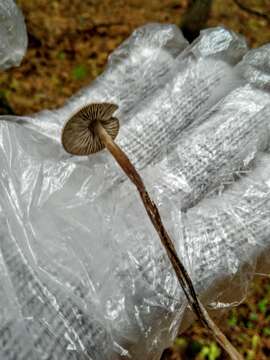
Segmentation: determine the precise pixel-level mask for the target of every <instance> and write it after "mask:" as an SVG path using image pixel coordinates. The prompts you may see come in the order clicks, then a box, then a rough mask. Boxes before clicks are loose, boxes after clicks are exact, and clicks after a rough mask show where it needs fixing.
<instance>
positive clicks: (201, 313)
mask: <svg viewBox="0 0 270 360" xmlns="http://www.w3.org/2000/svg"><path fill="white" fill-rule="evenodd" d="M95 131H96V133H97V134H98V136H99V137H100V139H101V141H102V142H103V144H104V145H105V146H106V148H107V149H108V150H109V151H110V153H111V154H112V156H113V157H114V158H115V160H116V161H117V163H118V164H119V166H120V167H121V168H122V169H123V171H124V172H125V174H126V175H127V176H128V177H129V179H130V180H131V181H132V182H133V184H134V185H135V186H136V188H137V190H138V192H139V194H140V197H141V200H142V202H143V204H144V207H145V209H146V212H147V214H148V216H149V218H150V220H151V222H152V224H153V226H154V227H155V229H156V231H157V233H158V235H159V237H160V240H161V242H162V244H163V246H164V248H165V250H166V252H167V255H168V257H169V259H170V261H171V264H172V266H173V268H174V271H175V273H176V275H177V278H178V281H179V283H180V285H181V287H182V289H183V291H184V293H185V295H186V297H187V299H188V302H189V304H190V306H191V308H192V309H193V311H194V313H195V314H196V315H197V317H198V319H199V320H200V321H201V323H202V325H203V326H205V327H206V328H207V329H208V330H209V332H210V333H211V334H212V335H213V336H214V337H215V339H216V340H217V342H218V343H219V344H220V345H221V347H222V348H223V349H224V350H225V351H226V352H227V353H228V354H229V356H230V357H231V359H232V360H243V357H242V356H241V355H240V354H239V353H238V351H237V350H236V349H235V348H234V347H233V345H232V344H231V343H230V341H229V340H228V339H227V338H226V336H225V335H224V334H223V333H222V331H221V330H220V329H219V328H218V327H217V326H216V324H215V323H214V322H213V320H212V319H211V318H210V316H209V315H208V313H207V311H206V309H205V308H204V306H203V304H202V303H201V302H200V300H199V299H198V297H197V295H196V292H195V289H194V287H193V284H192V280H191V278H190V277H189V275H188V273H187V271H186V269H185V267H184V265H183V264H182V262H181V261H180V259H179V257H178V255H177V252H176V249H175V247H174V244H173V242H172V240H171V238H170V236H169V234H168V233H167V231H166V229H165V228H164V225H163V223H162V220H161V217H160V214H159V211H158V208H157V206H156V205H155V203H154V202H153V200H151V198H150V196H149V194H148V192H147V190H146V188H145V185H144V183H143V181H142V178H141V176H140V175H139V173H138V172H137V170H136V169H135V167H134V166H133V165H132V163H131V162H130V160H129V158H128V157H127V156H126V154H125V153H124V152H123V151H122V150H121V148H120V147H119V146H118V145H117V144H116V143H115V142H114V141H113V139H112V138H111V137H110V136H109V135H108V133H107V131H106V130H105V129H104V127H103V126H102V125H101V124H100V122H97V123H96V125H95Z"/></svg>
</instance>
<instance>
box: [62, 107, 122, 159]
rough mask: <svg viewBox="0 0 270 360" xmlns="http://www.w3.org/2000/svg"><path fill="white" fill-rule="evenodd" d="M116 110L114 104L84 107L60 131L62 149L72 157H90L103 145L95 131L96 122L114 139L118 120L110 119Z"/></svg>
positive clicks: (117, 129)
mask: <svg viewBox="0 0 270 360" xmlns="http://www.w3.org/2000/svg"><path fill="white" fill-rule="evenodd" d="M117 109H118V106H117V105H115V104H109V103H94V104H90V105H86V106H84V107H83V108H82V109H80V110H79V111H78V112H76V113H75V114H74V115H73V116H72V117H71V118H70V119H69V120H68V121H67V122H66V124H65V126H64V128H63V131H62V144H63V147H64V149H65V150H66V151H67V152H68V153H70V154H73V155H80V156H82V155H90V154H94V153H96V152H98V151H100V150H102V149H104V147H105V145H104V144H103V143H102V141H101V140H100V138H99V136H98V134H97V133H96V131H95V124H96V122H100V123H101V125H102V126H103V127H104V129H105V130H106V131H107V133H108V134H109V135H110V136H111V137H112V139H115V138H116V136H117V134H118V131H119V120H118V119H117V118H115V117H112V115H113V113H114V112H115V111H116V110H117Z"/></svg>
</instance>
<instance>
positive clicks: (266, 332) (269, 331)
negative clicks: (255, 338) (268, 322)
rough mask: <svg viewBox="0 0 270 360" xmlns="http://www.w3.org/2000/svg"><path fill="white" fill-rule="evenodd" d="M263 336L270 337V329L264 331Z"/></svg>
mask: <svg viewBox="0 0 270 360" xmlns="http://www.w3.org/2000/svg"><path fill="white" fill-rule="evenodd" d="M263 335H264V336H270V327H266V328H264V329H263Z"/></svg>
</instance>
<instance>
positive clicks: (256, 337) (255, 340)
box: [251, 335, 261, 351]
mask: <svg viewBox="0 0 270 360" xmlns="http://www.w3.org/2000/svg"><path fill="white" fill-rule="evenodd" d="M260 341H261V339H260V337H259V335H253V336H252V339H251V344H252V350H254V351H255V350H256V349H257V347H258V345H259V343H260Z"/></svg>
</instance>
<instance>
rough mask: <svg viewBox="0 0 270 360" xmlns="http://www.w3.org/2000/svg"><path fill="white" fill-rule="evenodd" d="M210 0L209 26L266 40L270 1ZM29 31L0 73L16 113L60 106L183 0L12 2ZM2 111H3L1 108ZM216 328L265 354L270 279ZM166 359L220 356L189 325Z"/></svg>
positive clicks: (269, 334) (179, 12)
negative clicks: (12, 63)
mask: <svg viewBox="0 0 270 360" xmlns="http://www.w3.org/2000/svg"><path fill="white" fill-rule="evenodd" d="M238 2H240V3H242V4H243V5H246V6H248V7H249V8H250V9H253V10H256V11H257V12H259V13H262V14H264V15H265V14H266V16H268V19H267V18H266V17H265V16H259V15H255V14H251V13H249V12H247V11H245V10H243V9H241V8H239V6H237V5H236V2H235V1H234V0H213V6H212V10H211V14H210V16H209V19H208V22H207V24H206V26H207V27H209V26H216V25H225V26H227V27H229V28H231V29H232V30H235V31H237V32H239V33H241V34H243V35H244V36H245V37H246V38H247V40H248V42H249V45H250V46H252V47H257V46H259V45H262V44H264V43H266V42H270V20H269V17H270V1H269V0H238ZM17 3H18V4H19V5H20V6H21V8H22V10H23V13H24V15H25V17H26V23H27V28H28V32H29V47H28V51H27V54H26V56H25V58H24V60H23V62H22V64H21V66H20V67H18V68H13V69H11V70H9V71H6V72H0V97H2V99H4V100H6V101H7V102H8V103H9V105H10V107H11V108H12V109H13V111H14V113H16V114H29V113H32V112H36V111H38V110H41V109H45V108H49V109H51V108H54V107H58V106H61V105H62V104H63V103H64V101H65V100H66V99H67V98H68V97H69V96H71V95H72V94H74V93H75V92H76V91H77V90H79V89H80V88H81V87H83V86H86V85H89V83H90V82H91V81H92V80H93V79H94V78H95V77H96V76H97V75H99V74H100V73H101V72H102V71H103V69H104V66H105V64H106V61H107V58H108V55H109V54H110V53H111V52H112V51H113V49H114V48H115V47H116V46H118V45H119V44H120V43H121V42H122V41H123V40H124V39H125V38H127V37H128V36H129V35H130V33H131V32H132V31H133V30H134V29H135V28H136V27H138V26H140V25H143V24H145V23H148V22H162V23H175V24H177V25H179V24H180V22H181V18H182V16H183V14H184V13H185V11H186V8H187V0H84V1H82V0H72V1H70V0H50V1H48V0H18V1H17ZM0 110H1V109H0ZM221 327H222V329H223V330H224V332H225V333H226V335H227V336H228V338H229V339H230V340H231V341H232V342H233V344H234V345H235V346H236V347H237V348H238V349H239V350H240V351H241V352H242V353H243V354H244V355H245V359H247V360H266V359H270V278H267V277H266V278H261V277H257V278H256V280H255V281H254V282H253V283H252V286H251V290H250V293H249V295H248V297H247V298H246V300H245V301H244V302H243V303H242V305H240V306H238V307H237V308H236V307H235V308H233V309H232V310H231V311H230V312H229V314H227V316H226V317H223V321H222V323H221ZM167 354H168V355H167V359H170V360H180V359H181V360H182V359H188V360H192V359H209V360H216V359H225V355H224V354H223V353H222V351H221V350H220V348H219V346H218V345H217V344H216V343H215V342H214V341H213V340H212V339H211V338H209V336H208V335H207V334H206V332H205V330H204V329H202V328H201V327H200V326H199V324H197V323H195V324H194V325H193V326H192V327H191V328H190V329H189V330H188V331H186V332H185V333H184V334H182V335H181V337H179V338H178V339H177V340H176V341H175V344H174V346H173V347H172V349H170V350H168V352H167Z"/></svg>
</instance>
